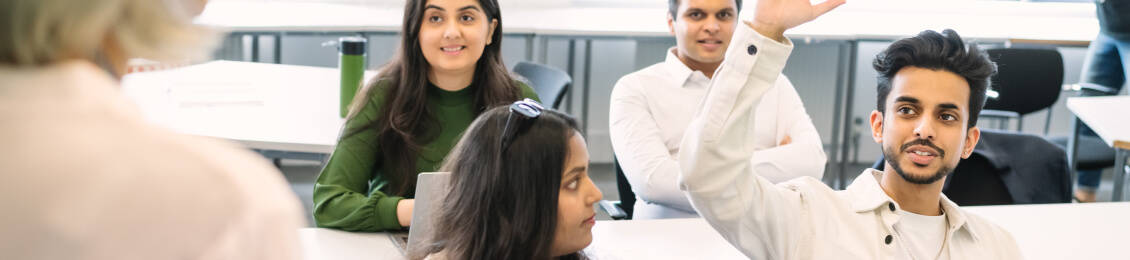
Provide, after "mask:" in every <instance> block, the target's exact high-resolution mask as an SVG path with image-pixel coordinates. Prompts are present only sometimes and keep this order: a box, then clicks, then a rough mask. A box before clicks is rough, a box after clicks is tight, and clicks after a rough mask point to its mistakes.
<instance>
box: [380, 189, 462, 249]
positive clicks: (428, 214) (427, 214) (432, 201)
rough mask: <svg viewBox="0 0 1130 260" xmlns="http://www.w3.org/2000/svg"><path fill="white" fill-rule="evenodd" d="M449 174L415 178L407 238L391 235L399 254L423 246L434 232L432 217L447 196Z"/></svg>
mask: <svg viewBox="0 0 1130 260" xmlns="http://www.w3.org/2000/svg"><path fill="white" fill-rule="evenodd" d="M450 179H451V173H448V172H425V173H421V174H420V175H418V176H417V177H416V198H415V199H416V205H415V206H413V208H412V226H411V227H409V228H408V235H407V237H405V236H404V234H403V233H398V234H393V235H392V239H393V240H394V242H396V245H397V246H398V247H400V250H401V253H405V254H407V252H411V250H413V249H415V248H417V247H421V246H425V245H426V244H425V243H427V241H428V240H431V236H432V232H433V230H435V223H433V222H434V221H433V220H434V217H433V215H434V214H436V212H438V210H439V207H440V206H441V205H442V204H443V199H444V197H445V196H447V191H448V190H450V189H451V188H449V187H448V182H449V180H450Z"/></svg>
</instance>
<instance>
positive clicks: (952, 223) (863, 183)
mask: <svg viewBox="0 0 1130 260" xmlns="http://www.w3.org/2000/svg"><path fill="white" fill-rule="evenodd" d="M882 176H883V172H881V171H879V170H875V169H867V170H864V171H863V173H862V174H860V175H859V176H858V177H856V178H855V181H852V183H851V185H849V186H848V187H847V190H846V192H847V193H848V194H849V196H850V198H851V208H852V210H855V212H857V213H862V212H867V211H875V210H887V211H889V209H888V208H887V207H888V206H887V205H888V204H890V203H894V204H895V205H896V207H897V206H898V203H896V202H895V201H894V200H893V199H891V197H890V196H887V193H886V192H884V191H883V188H882V187H880V186H879V178H881V177H882ZM941 199H942V200H941V207H942V211H943V212H945V213H946V221H948V222H949V226H948V227H947V228H948V229H950V230H960V229H965V230H966V231H967V232H969V234H970V236H971V237H973V241H977V240H979V238H978V236H977V233H976V232H974V230H973V228H972V226H971V225H968V223H967V220H968V219H967V218H966V216H965V213H964V212H962V211H961V209H960V208H958V206H957V203H954V202H953V201H951V200H950V199H949V198H948V197H946V195H945V194H941ZM880 207H882V208H880ZM892 213H893V212H892Z"/></svg>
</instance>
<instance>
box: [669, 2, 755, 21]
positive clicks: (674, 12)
mask: <svg viewBox="0 0 1130 260" xmlns="http://www.w3.org/2000/svg"><path fill="white" fill-rule="evenodd" d="M734 5H736V6H737V7H736V9H735V10H734V14H738V13H741V12H742V0H734ZM667 12H668V13H670V14H671V19H672V20H677V19H678V18H679V0H667Z"/></svg>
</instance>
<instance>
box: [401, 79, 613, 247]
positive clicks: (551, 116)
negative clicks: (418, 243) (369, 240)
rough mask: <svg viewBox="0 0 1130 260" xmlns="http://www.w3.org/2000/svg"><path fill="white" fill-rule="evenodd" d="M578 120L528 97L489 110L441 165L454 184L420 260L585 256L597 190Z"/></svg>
mask: <svg viewBox="0 0 1130 260" xmlns="http://www.w3.org/2000/svg"><path fill="white" fill-rule="evenodd" d="M588 160H589V156H588V148H587V147H586V146H585V139H584V137H582V136H581V133H580V131H579V130H578V129H577V122H576V121H575V120H574V119H572V118H570V117H569V116H567V115H565V114H561V113H558V112H556V111H553V110H542V109H541V107H540V105H538V104H537V103H536V102H533V101H520V102H516V103H515V104H513V105H511V106H508V107H498V108H494V109H491V110H490V111H487V112H486V113H485V114H483V115H482V116H481V117H479V119H477V120H475V122H474V123H473V124H472V125H471V128H470V129H468V130H467V133H466V134H465V136H463V138H462V139H461V140H460V141H459V144H458V145H457V146H456V147H455V150H453V151H452V153H451V155H450V156H449V157H448V158H447V161H446V162H445V163H444V167H443V171H446V172H450V173H451V183H450V187H451V189H450V190H449V191H448V193H447V197H446V198H445V199H444V200H443V204H441V205H440V208H439V210H438V213H437V214H436V215H434V216H433V217H434V218H436V219H435V221H434V222H433V223H436V226H435V227H436V228H435V230H434V232H435V233H434V234H442V236H437V237H436V238H433V239H431V241H429V242H427V246H424V247H420V248H421V249H420V250H421V251H419V252H410V253H411V255H410V256H411V258H413V259H419V258H424V257H425V256H426V257H427V259H441V260H442V259H551V258H553V259H582V258H584V256H583V255H582V254H581V253H580V251H581V249H584V248H585V247H586V246H588V244H589V243H591V242H592V227H593V225H594V224H596V221H595V217H596V215H595V211H594V209H593V204H594V203H596V202H597V201H599V200H600V199H601V196H602V194H601V193H600V189H598V188H597V187H596V185H594V184H593V182H592V180H591V179H589V177H588V167H587V166H588Z"/></svg>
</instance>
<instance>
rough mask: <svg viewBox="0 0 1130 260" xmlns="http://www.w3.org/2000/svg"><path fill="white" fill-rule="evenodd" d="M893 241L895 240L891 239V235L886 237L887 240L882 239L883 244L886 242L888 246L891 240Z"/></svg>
mask: <svg viewBox="0 0 1130 260" xmlns="http://www.w3.org/2000/svg"><path fill="white" fill-rule="evenodd" d="M894 239H895V238H894V237H892V236H891V235H887V238H885V239H883V242H887V244H888V245H890V244H891V240H894Z"/></svg>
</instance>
